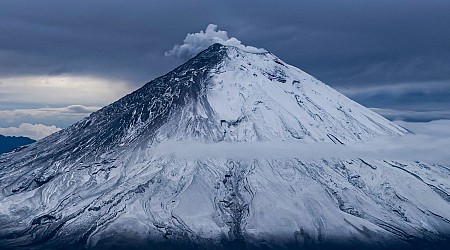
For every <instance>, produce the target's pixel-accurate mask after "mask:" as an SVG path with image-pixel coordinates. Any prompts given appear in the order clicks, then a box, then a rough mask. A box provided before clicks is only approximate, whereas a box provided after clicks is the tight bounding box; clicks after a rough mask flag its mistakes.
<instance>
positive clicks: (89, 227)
mask: <svg viewBox="0 0 450 250" xmlns="http://www.w3.org/2000/svg"><path fill="white" fill-rule="evenodd" d="M408 133H409V132H408V131H407V130H405V129H403V128H402V127H400V126H398V125H396V124H394V123H391V122H389V121H387V120H386V119H384V118H382V117H381V116H379V115H377V114H375V113H373V112H372V111H370V110H368V109H366V108H364V107H362V106H361V105H359V104H357V103H355V102H353V101H351V100H350V99H348V98H346V97H345V96H343V95H341V94H339V93H338V92H336V91H334V90H333V89H332V88H330V87H328V86H327V85H325V84H323V83H321V82H320V81H318V80H316V79H315V78H313V77H311V76H310V75H308V74H306V73H304V72H302V71H301V70H299V69H297V68H295V67H293V66H290V65H287V64H286V63H284V62H282V61H281V60H280V59H278V58H277V57H275V56H274V55H272V54H270V53H268V52H267V53H249V52H245V51H242V50H240V49H237V48H235V47H231V46H223V45H220V44H215V45H213V46H211V47H210V48H208V49H207V50H206V51H204V52H202V53H200V54H199V55H198V56H197V57H195V58H193V59H191V60H190V61H188V62H187V63H186V64H184V65H182V66H180V67H179V68H177V69H175V70H174V71H172V72H170V73H168V74H167V75H164V76H162V77H160V78H157V79H155V80H154V81H152V82H150V83H148V84H146V85H145V86H144V87H142V88H141V89H139V90H137V91H136V92H133V93H132V94H130V95H127V96H126V97H124V98H122V99H121V100H119V101H117V102H115V103H113V104H111V105H109V106H107V107H105V108H103V109H102V110H100V111H98V112H95V113H93V114H92V115H91V116H90V117H88V118H86V119H84V120H82V121H80V122H79V123H77V124H75V125H73V126H72V127H70V128H68V129H65V130H63V131H60V132H58V133H55V134H53V135H52V136H50V137H47V138H45V139H43V140H41V141H39V142H37V143H35V144H32V145H30V146H29V147H27V148H23V149H22V150H20V151H18V152H14V153H10V154H5V155H1V156H0V189H1V193H0V223H1V225H2V226H1V227H0V246H1V247H11V248H18V247H21V248H24V249H34V248H36V249H40V248H42V249H49V248H58V247H59V248H67V247H73V248H83V247H85V248H86V247H87V248H111V247H121V248H130V247H139V248H140V247H151V246H159V247H161V246H165V247H169V246H170V247H186V246H190V247H193V248H201V249H202V248H214V249H215V248H220V247H222V248H227V249H228V248H230V247H233V248H254V247H256V248H265V247H269V248H270V247H272V248H280V247H286V248H287V247H292V248H299V247H306V248H313V249H314V248H318V247H319V248H320V247H330V246H332V247H336V246H358V247H361V246H364V247H368V246H371V247H376V248H378V247H385V248H392V247H411V246H414V247H429V246H433V245H434V244H437V243H439V244H445V243H447V241H448V239H449V236H450V203H449V202H450V195H449V194H450V181H449V180H450V178H449V177H450V167H449V165H446V164H439V163H436V162H429V161H428V162H424V161H421V160H420V159H418V160H417V161H405V160H395V159H393V158H392V157H390V158H389V159H388V158H386V159H384V158H380V159H376V158H373V157H367V155H361V156H359V155H358V154H357V153H356V154H355V152H354V151H352V153H351V154H350V153H349V154H348V155H346V154H345V152H346V150H347V149H349V148H351V147H352V146H353V147H354V145H359V144H358V143H365V142H366V141H370V140H372V139H374V138H375V139H376V138H379V137H386V136H388V137H391V138H396V137H401V136H403V135H405V134H408ZM394 141H395V140H394ZM199 145H200V146H199ZM295 145H301V146H299V150H298V151H296V150H292V148H293V147H295ZM321 145H325V146H323V149H324V150H321V149H322V147H321ZM327 145H334V146H338V147H339V150H340V153H339V154H332V153H331V152H330V154H329V155H328V154H327V153H326V152H328V151H326V150H325V148H332V147H329V146H327ZM269 146H270V147H269ZM309 146H310V147H309ZM273 147H275V148H276V149H275V150H268V149H273ZM302 147H303V148H310V149H311V148H313V149H316V150H317V151H318V153H317V156H315V155H314V152H311V151H308V153H307V154H306V153H305V154H303V153H304V152H306V151H304V150H303V151H302V149H301V148H302ZM184 149H188V150H184ZM180 150H181V151H183V150H184V151H183V152H185V154H184V155H183V154H180ZM211 150H212V151H211ZM236 150H239V151H242V155H243V157H242V156H239V155H236ZM284 151H288V152H289V153H288V154H283V153H282V152H284ZM186 152H188V154H186ZM246 152H248V154H246ZM324 152H325V153H324ZM342 152H344V153H342ZM349 152H350V151H349ZM394 158H395V157H394Z"/></svg>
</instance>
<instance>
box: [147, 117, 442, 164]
mask: <svg viewBox="0 0 450 250" xmlns="http://www.w3.org/2000/svg"><path fill="white" fill-rule="evenodd" d="M401 125H402V126H404V127H406V128H408V129H410V130H411V131H414V132H415V134H409V135H405V136H385V137H380V138H376V139H373V140H370V141H367V142H357V143H353V144H348V145H336V144H332V143H301V142H281V141H280V142H241V143H227V142H220V143H209V144H205V143H198V142H173V141H169V142H164V143H162V144H160V145H159V146H157V147H156V148H155V149H153V150H154V152H153V153H155V154H159V155H175V156H176V157H180V158H193V159H204V158H237V159H255V158H257V159H273V158H301V159H303V160H317V159H322V158H330V157H331V158H339V159H354V158H364V159H373V160H380V159H382V160H405V161H426V162H432V163H450V154H449V152H448V149H449V148H450V134H449V133H450V132H449V131H450V120H442V121H433V122H429V123H407V122H401Z"/></svg>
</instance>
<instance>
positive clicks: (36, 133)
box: [0, 123, 61, 140]
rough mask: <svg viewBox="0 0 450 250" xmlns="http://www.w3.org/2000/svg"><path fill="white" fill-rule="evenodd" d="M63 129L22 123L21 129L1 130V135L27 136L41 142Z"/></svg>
mask: <svg viewBox="0 0 450 250" xmlns="http://www.w3.org/2000/svg"><path fill="white" fill-rule="evenodd" d="M59 130H61V128H58V127H56V126H46V125H43V124H31V123H22V124H20V125H19V127H9V128H0V134H2V135H8V136H26V137H29V138H31V139H35V140H39V139H42V138H44V137H46V136H49V135H51V134H53V133H55V132H58V131H59Z"/></svg>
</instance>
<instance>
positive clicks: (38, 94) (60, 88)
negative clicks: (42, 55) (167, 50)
mask: <svg viewBox="0 0 450 250" xmlns="http://www.w3.org/2000/svg"><path fill="white" fill-rule="evenodd" d="M0 88H1V92H0V102H5V103H18V104H20V103H31V104H40V105H43V106H47V105H58V106H62V105H69V104H72V103H82V104H83V105H92V106H94V105H99V106H103V105H105V104H108V103H111V102H113V101H115V100H117V99H119V98H120V97H122V96H124V95H125V94H127V93H130V92H131V91H133V90H134V89H133V88H131V87H130V85H127V83H126V82H122V81H114V80H110V79H103V78H96V77H91V76H74V75H57V76H24V77H10V78H0Z"/></svg>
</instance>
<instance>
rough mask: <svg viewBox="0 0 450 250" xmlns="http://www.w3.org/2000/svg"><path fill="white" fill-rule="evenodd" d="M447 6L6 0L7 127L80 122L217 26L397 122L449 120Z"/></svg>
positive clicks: (0, 32) (40, 128)
mask: <svg viewBox="0 0 450 250" xmlns="http://www.w3.org/2000/svg"><path fill="white" fill-rule="evenodd" d="M448 13H450V1H448V0H442V1H440V0H430V1H421V0H396V1H392V0H379V1H360V0H353V1H347V0H345V1H332V0H329V1H322V0H318V1H312V0H296V1H289V0H285V1H256V0H247V1H235V0H229V1H206V0H203V1H200V0H191V1H173V0H167V1H148V0H147V1H144V0H134V1H118V0H97V1H87V0H78V1H64V0H51V1H50V0H40V1H32V0H27V1H24V0H14V1H8V0H0V134H2V133H3V134H9V135H27V136H30V137H34V138H38V139H39V138H42V137H43V136H45V135H46V134H49V133H51V132H54V131H57V130H58V129H60V128H65V127H67V126H69V125H71V124H72V123H74V122H76V121H77V120H79V119H81V118H83V117H85V116H86V115H88V114H89V113H91V112H93V111H95V110H97V109H98V108H100V107H102V106H105V105H107V104H109V103H111V102H113V101H115V100H117V99H119V98H120V97H122V96H124V95H126V94H127V93H129V92H131V91H133V90H135V89H137V88H139V87H140V86H142V85H144V84H145V83H146V82H148V81H150V80H152V79H154V78H155V77H158V76H160V75H162V74H165V73H167V72H169V71H170V70H172V69H173V68H175V67H176V66H178V65H180V64H181V63H183V62H184V61H185V60H186V59H187V58H188V57H189V55H190V54H192V53H191V52H182V51H185V50H180V49H177V48H176V47H174V46H175V45H181V46H182V45H183V40H185V39H186V38H187V34H193V33H196V32H200V31H205V29H207V27H208V25H209V24H216V25H217V30H221V31H222V32H226V33H225V35H226V36H227V39H231V38H233V37H234V38H237V39H236V40H230V41H229V42H230V43H236V42H241V43H242V44H245V45H247V46H252V47H254V48H264V49H266V50H268V51H270V52H272V53H273V54H275V55H277V56H278V57H279V58H281V59H282V60H283V61H285V62H287V63H289V64H291V65H294V66H296V67H298V68H300V69H302V70H304V71H306V72H308V73H310V74H311V75H313V76H315V77H317V78H318V79H320V80H321V81H323V82H325V83H326V84H328V85H330V86H332V87H333V88H335V89H337V90H338V91H340V92H342V93H343V94H345V95H347V96H348V97H350V98H352V99H353V100H355V101H357V102H359V103H361V104H363V105H364V106H366V107H369V108H372V109H373V110H375V111H376V112H378V113H380V114H382V115H384V116H385V117H387V118H389V119H391V120H403V121H408V122H427V121H432V120H439V119H450V101H449V100H450V67H449V65H450V49H449V48H450V32H449V30H448V24H449V23H450V15H449V14H448ZM223 35H224V33H220V36H223ZM188 37H189V36H188ZM192 51H195V48H194V49H193V50H192Z"/></svg>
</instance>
